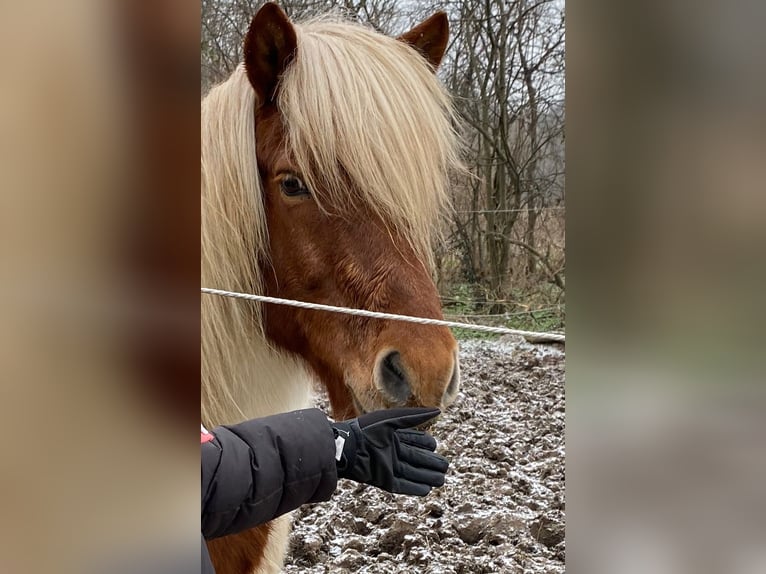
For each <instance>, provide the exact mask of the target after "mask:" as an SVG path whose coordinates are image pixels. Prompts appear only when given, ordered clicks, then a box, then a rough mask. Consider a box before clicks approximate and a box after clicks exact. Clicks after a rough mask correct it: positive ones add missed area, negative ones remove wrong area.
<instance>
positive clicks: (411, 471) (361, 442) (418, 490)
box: [332, 408, 449, 496]
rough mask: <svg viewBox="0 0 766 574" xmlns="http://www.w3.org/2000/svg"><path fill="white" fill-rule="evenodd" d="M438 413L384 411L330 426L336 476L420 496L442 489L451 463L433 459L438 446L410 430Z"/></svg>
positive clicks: (428, 409) (433, 441)
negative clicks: (332, 434)
mask: <svg viewBox="0 0 766 574" xmlns="http://www.w3.org/2000/svg"><path fill="white" fill-rule="evenodd" d="M440 412H441V411H439V409H436V408H401V409H388V410H382V411H375V412H372V413H367V414H364V415H362V416H360V417H359V418H358V419H351V420H347V421H342V422H335V423H332V427H333V430H334V432H335V437H336V439H335V443H336V447H337V453H336V457H335V458H336V463H337V465H338V476H339V477H340V478H350V479H351V480H355V481H357V482H364V483H366V484H371V485H373V486H377V487H379V488H382V489H383V490H387V491H388V492H393V493H399V494H416V495H418V496H425V495H426V494H428V493H429V492H430V491H431V487H433V486H441V485H443V484H444V475H445V473H446V472H447V467H448V466H449V463H448V462H447V459H445V458H444V457H442V456H440V455H438V454H436V453H434V450H436V440H434V438H433V437H432V436H431V435H430V434H428V433H426V432H423V431H418V430H411V427H415V426H418V425H420V424H423V423H425V422H428V421H430V420H431V419H433V418H434V417H436V416H438V415H439V413H440Z"/></svg>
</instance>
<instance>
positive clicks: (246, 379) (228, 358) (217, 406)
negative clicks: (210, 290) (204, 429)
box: [202, 313, 312, 427]
mask: <svg viewBox="0 0 766 574" xmlns="http://www.w3.org/2000/svg"><path fill="white" fill-rule="evenodd" d="M204 323H207V325H206V326H205V325H203V345H202V371H203V372H202V421H203V423H204V424H206V425H210V426H211V427H213V426H216V425H221V424H232V423H236V422H240V421H242V420H245V419H250V418H257V417H263V416H268V415H273V414H277V413H280V412H287V411H291V410H296V409H301V408H306V407H308V406H310V405H311V388H312V377H311V375H310V374H309V370H308V367H307V365H306V364H305V362H304V361H303V360H302V359H300V358H299V357H296V356H294V355H292V354H288V353H286V352H283V351H280V350H277V349H275V348H274V347H273V346H272V345H270V344H269V343H268V341H266V340H265V338H264V337H263V335H262V334H260V333H257V332H256V333H254V332H252V330H251V332H249V333H248V332H247V330H244V329H242V328H236V327H233V326H232V325H228V328H226V329H225V330H226V332H225V333H224V332H221V327H222V326H221V324H220V322H218V324H217V325H216V326H215V327H213V326H212V325H211V323H213V322H212V321H205V316H204V313H203V324H204ZM206 327H207V328H206Z"/></svg>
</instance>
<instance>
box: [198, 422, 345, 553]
mask: <svg viewBox="0 0 766 574" xmlns="http://www.w3.org/2000/svg"><path fill="white" fill-rule="evenodd" d="M212 435H213V436H214V439H213V440H210V441H208V442H204V443H203V444H202V534H203V536H204V537H205V539H211V538H218V537H220V536H226V535H227V534H233V533H236V532H240V531H242V530H246V529H248V528H252V527H254V526H257V525H258V524H262V523H264V522H268V521H269V520H271V519H273V518H275V517H277V516H280V515H282V514H285V513H287V512H290V511H291V510H294V509H296V508H298V507H299V506H301V505H302V504H306V503H309V502H320V501H324V500H329V498H330V496H331V495H332V493H333V492H334V491H335V488H336V486H337V482H338V472H337V469H336V461H335V439H334V435H333V429H332V427H331V426H330V422H329V421H328V420H327V417H326V416H325V415H324V414H323V413H322V411H320V410H319V409H305V410H300V411H294V412H290V413H284V414H280V415H274V416H270V417H264V418H260V419H253V420H249V421H245V422H243V423H239V424H236V425H230V426H223V427H217V428H215V429H213V432H212Z"/></svg>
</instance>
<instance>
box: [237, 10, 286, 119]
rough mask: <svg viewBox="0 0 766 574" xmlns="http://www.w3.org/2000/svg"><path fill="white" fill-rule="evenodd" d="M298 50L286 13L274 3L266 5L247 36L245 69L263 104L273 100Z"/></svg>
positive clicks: (258, 13)
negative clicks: (281, 79) (281, 78)
mask: <svg viewBox="0 0 766 574" xmlns="http://www.w3.org/2000/svg"><path fill="white" fill-rule="evenodd" d="M297 47H298V40H297V38H296V36H295V28H293V25H292V24H291V23H290V21H289V20H288V19H287V14H285V13H284V12H283V11H282V9H281V8H280V7H279V6H277V5H276V4H274V3H273V2H268V3H266V4H264V5H263V7H262V8H261V9H260V10H258V12H257V13H256V15H255V16H253V21H252V22H250V28H249V29H248V31H247V36H246V37H245V70H246V71H247V77H248V79H249V80H250V83H251V84H252V86H253V88H254V89H255V93H256V94H257V95H258V101H259V102H260V103H261V104H266V103H270V102H272V101H273V100H274V97H275V96H276V90H277V85H278V84H279V79H280V77H281V76H282V74H283V73H284V71H285V68H287V66H288V64H289V63H290V62H291V61H292V59H293V56H294V55H295V49H296V48H297Z"/></svg>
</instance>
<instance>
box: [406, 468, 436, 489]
mask: <svg viewBox="0 0 766 574" xmlns="http://www.w3.org/2000/svg"><path fill="white" fill-rule="evenodd" d="M401 473H402V475H401V479H402V480H408V481H411V482H417V483H419V484H427V485H428V486H442V485H443V484H444V473H443V472H437V471H435V470H429V469H427V468H419V467H417V466H410V465H408V464H403V465H402V468H401Z"/></svg>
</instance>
